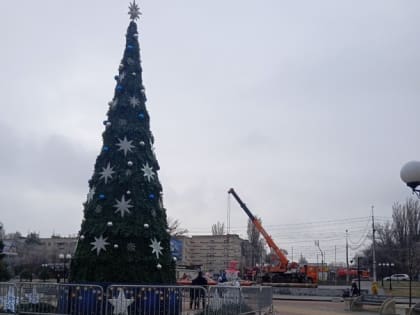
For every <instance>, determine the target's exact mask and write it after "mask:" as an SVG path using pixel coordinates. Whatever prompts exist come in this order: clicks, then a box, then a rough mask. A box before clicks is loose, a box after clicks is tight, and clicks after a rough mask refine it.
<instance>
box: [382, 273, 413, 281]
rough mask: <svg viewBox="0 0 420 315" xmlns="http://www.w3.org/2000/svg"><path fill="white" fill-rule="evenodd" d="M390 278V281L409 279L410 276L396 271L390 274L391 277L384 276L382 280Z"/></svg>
mask: <svg viewBox="0 0 420 315" xmlns="http://www.w3.org/2000/svg"><path fill="white" fill-rule="evenodd" d="M390 278H391V281H408V280H410V277H409V276H408V275H406V274H405V273H396V274H393V275H391V277H385V278H384V281H389V279H390Z"/></svg>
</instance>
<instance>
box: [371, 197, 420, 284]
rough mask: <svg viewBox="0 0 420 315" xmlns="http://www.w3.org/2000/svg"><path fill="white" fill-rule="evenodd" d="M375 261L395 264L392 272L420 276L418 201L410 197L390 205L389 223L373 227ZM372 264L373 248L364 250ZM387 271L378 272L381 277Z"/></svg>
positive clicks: (419, 210)
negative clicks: (390, 219)
mask: <svg viewBox="0 0 420 315" xmlns="http://www.w3.org/2000/svg"><path fill="white" fill-rule="evenodd" d="M376 232H377V233H376V236H377V237H376V261H378V262H385V261H386V262H392V263H394V264H395V268H394V270H392V271H391V272H402V273H410V275H416V274H419V273H420V255H419V250H420V249H419V246H418V244H419V242H420V202H419V200H417V199H412V198H409V199H407V200H406V201H405V202H404V203H402V204H401V203H399V202H396V203H394V205H393V206H392V223H386V224H384V225H378V226H377V227H376ZM364 255H365V256H366V257H369V264H371V263H372V248H371V247H369V248H367V249H366V250H364ZM387 272H389V270H388V271H387V270H381V269H379V273H380V274H382V276H383V275H384V274H385V273H387Z"/></svg>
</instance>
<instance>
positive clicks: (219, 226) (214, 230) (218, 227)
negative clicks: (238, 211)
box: [211, 221, 226, 235]
mask: <svg viewBox="0 0 420 315" xmlns="http://www.w3.org/2000/svg"><path fill="white" fill-rule="evenodd" d="M211 234H213V235H225V234H226V233H225V224H224V223H221V222H219V221H217V223H216V224H213V225H212V226H211Z"/></svg>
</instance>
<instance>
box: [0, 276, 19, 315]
mask: <svg viewBox="0 0 420 315" xmlns="http://www.w3.org/2000/svg"><path fill="white" fill-rule="evenodd" d="M18 302H19V300H18V294H17V288H16V285H14V284H13V283H0V312H1V313H15V312H16V305H17V304H18Z"/></svg>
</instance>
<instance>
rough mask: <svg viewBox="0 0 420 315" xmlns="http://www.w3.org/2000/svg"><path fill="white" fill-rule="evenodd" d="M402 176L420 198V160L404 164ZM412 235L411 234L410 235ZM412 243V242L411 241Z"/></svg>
mask: <svg viewBox="0 0 420 315" xmlns="http://www.w3.org/2000/svg"><path fill="white" fill-rule="evenodd" d="M400 177H401V179H402V181H403V182H404V183H406V185H407V186H408V187H410V188H411V189H412V191H413V194H416V195H417V197H418V198H419V199H420V189H418V188H417V187H419V186H420V162H419V161H410V162H407V163H406V164H404V166H403V167H402V168H401V171H400ZM410 237H411V236H410ZM410 243H411V242H410ZM411 246H412V245H411V244H407V250H408V266H409V267H408V269H409V270H408V271H409V277H410V280H409V281H410V283H409V296H410V298H409V306H410V307H411V278H412V263H413V261H412V259H413V257H411V252H412V248H411Z"/></svg>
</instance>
